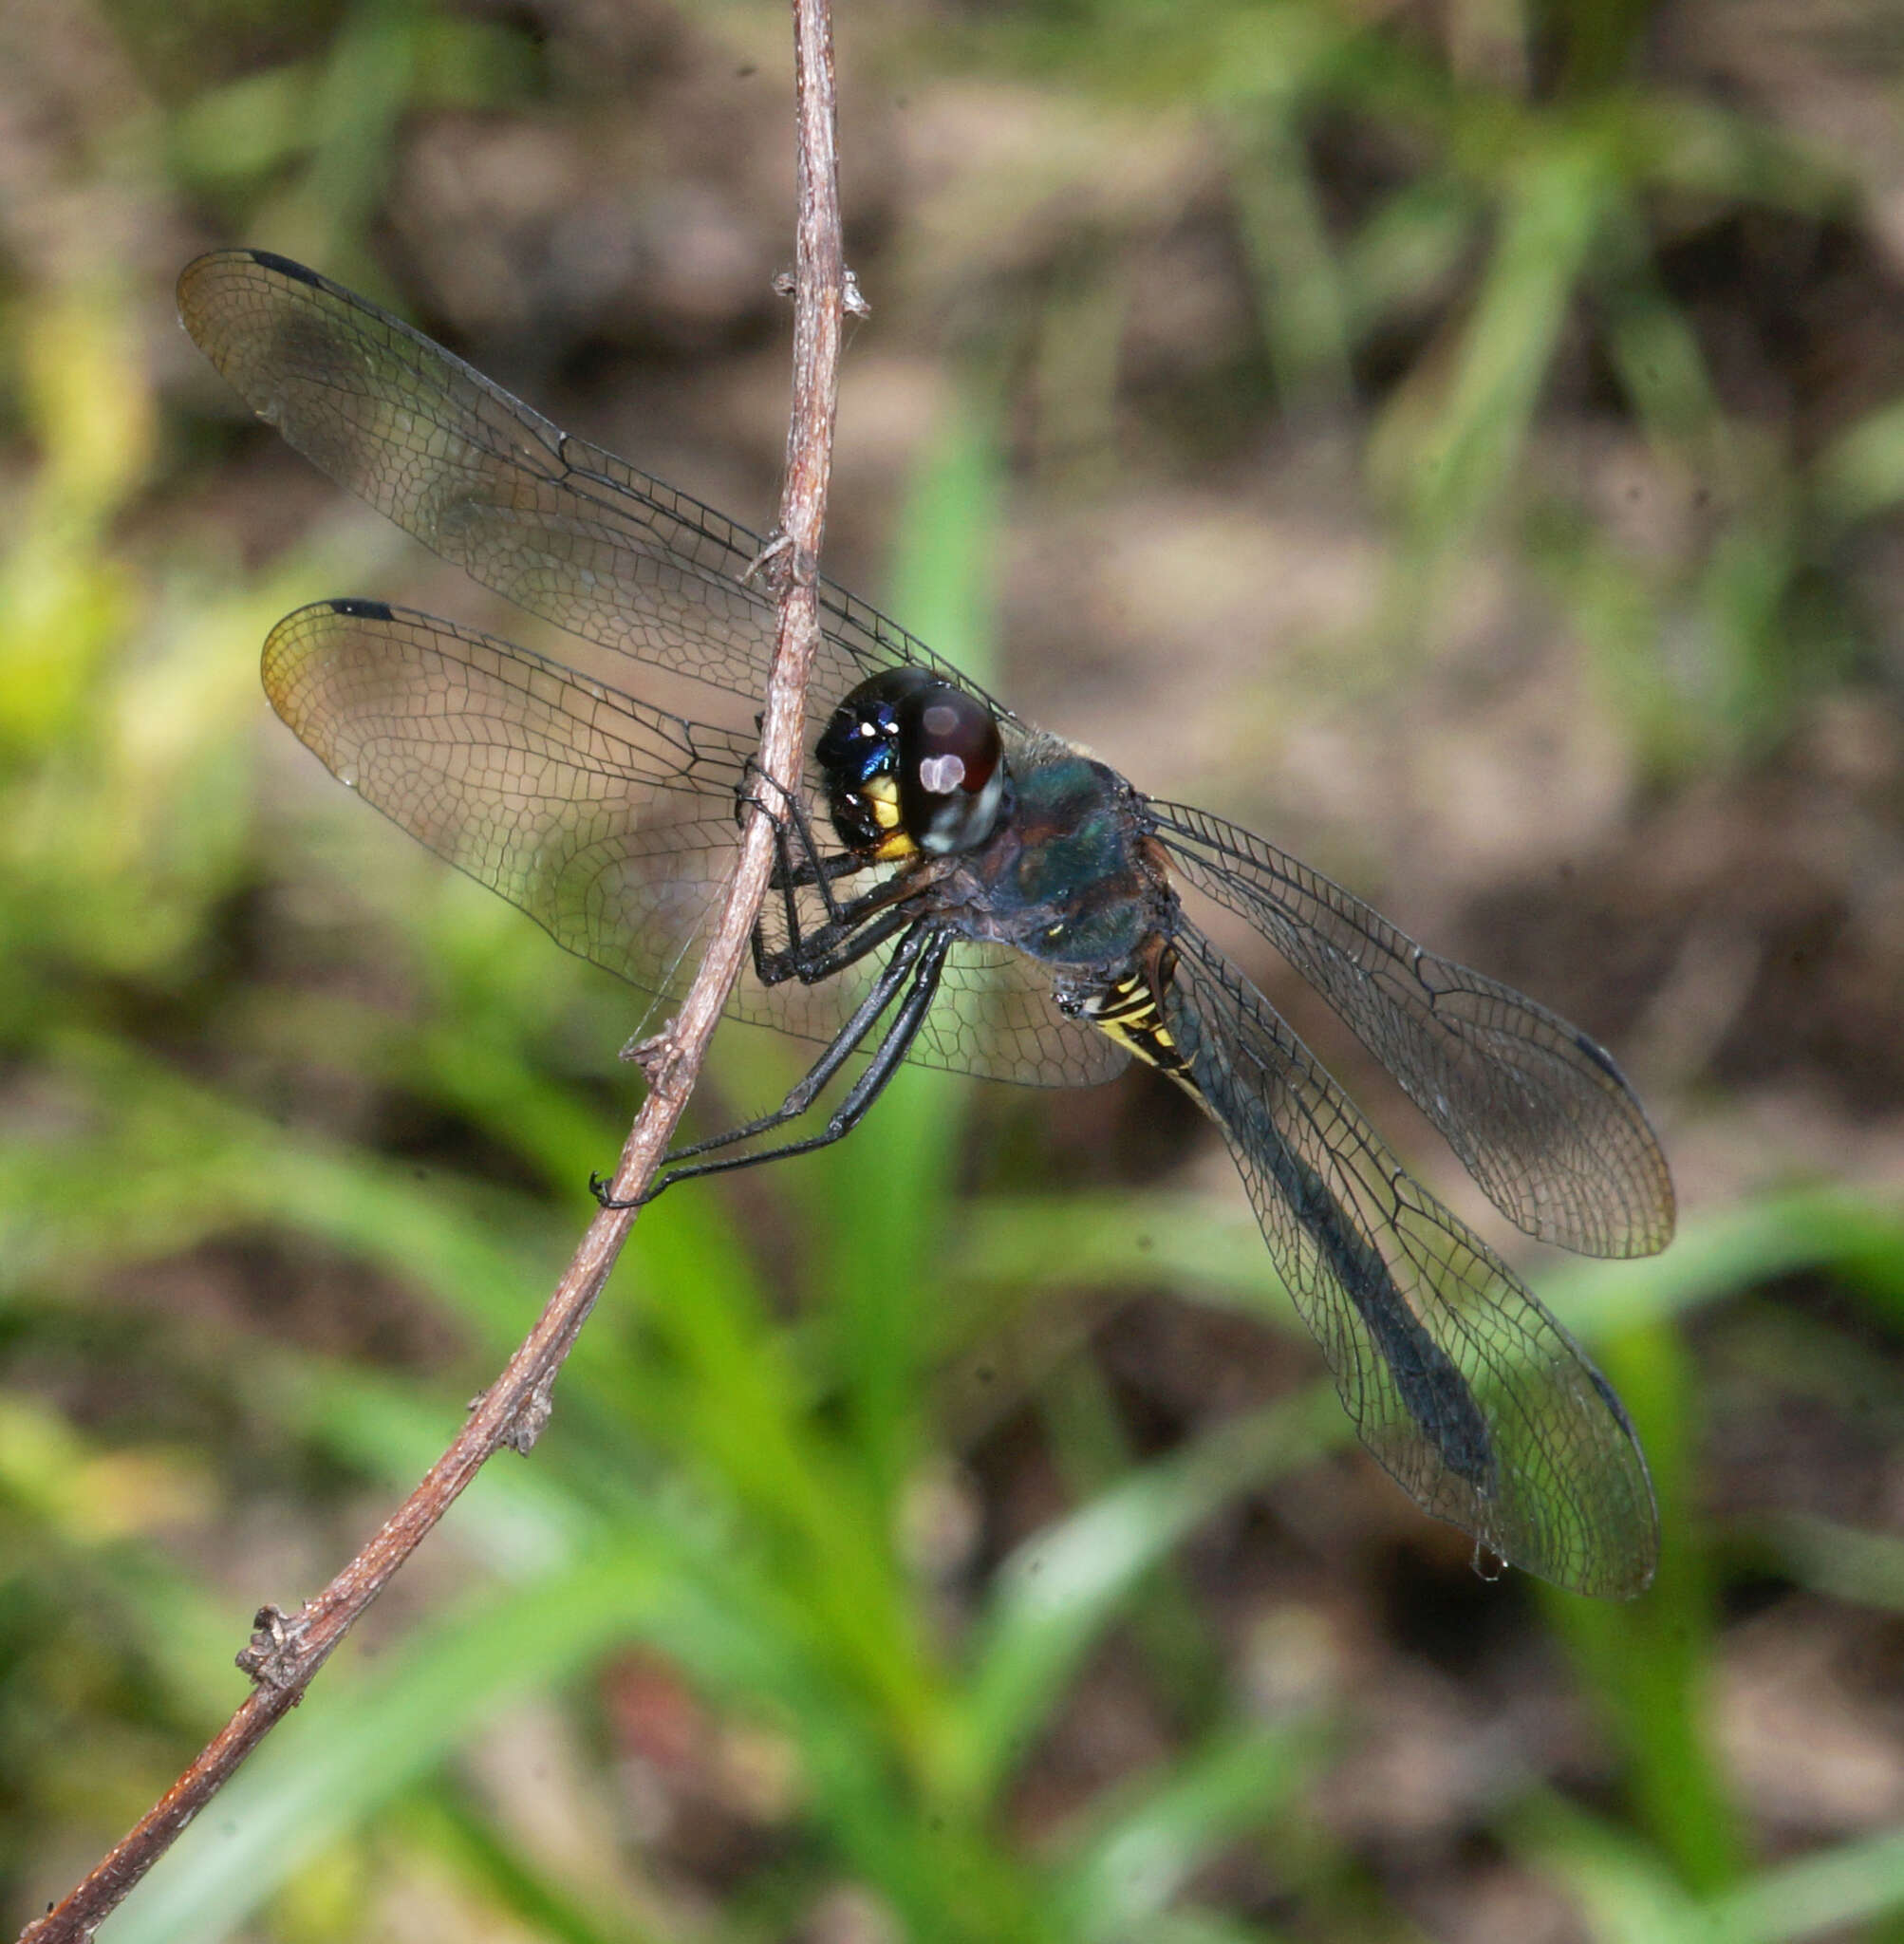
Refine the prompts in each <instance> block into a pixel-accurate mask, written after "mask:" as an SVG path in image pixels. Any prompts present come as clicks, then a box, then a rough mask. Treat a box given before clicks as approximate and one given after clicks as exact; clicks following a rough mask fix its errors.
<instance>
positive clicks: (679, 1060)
mask: <svg viewBox="0 0 1904 1944" xmlns="http://www.w3.org/2000/svg"><path fill="white" fill-rule="evenodd" d="M793 42H794V84H795V91H796V97H797V117H798V127H799V177H798V181H799V188H798V197H799V209H798V212H797V251H796V258H795V261H796V264H797V270H796V275H795V285H794V313H793V412H792V417H791V420H790V421H789V425H788V431H787V477H786V483H785V486H784V488H783V490H782V492H781V495H780V520H779V528H778V535H779V539H780V541H781V543H782V544H781V545H780V546H778V547H777V548H776V549H775V570H774V574H773V582H772V584H773V586H774V587H775V591H776V593H777V597H778V598H777V606H778V630H777V634H776V638H775V649H774V665H773V670H772V673H771V674H770V676H769V678H768V685H767V695H766V713H765V715H764V718H763V720H762V723H761V735H760V760H761V764H762V766H763V768H764V770H765V772H766V774H767V775H768V776H770V777H773V778H775V779H776V780H777V781H778V782H780V783H781V784H783V785H788V786H791V785H792V784H793V783H795V782H797V780H798V778H799V776H800V771H801V760H802V757H801V722H802V718H803V714H804V708H805V699H806V686H807V676H808V671H809V669H810V668H811V666H812V656H813V648H814V645H815V643H816V641H817V639H818V632H819V605H818V594H817V589H816V586H815V579H816V573H817V568H816V562H817V561H818V558H819V551H820V539H821V534H822V532H823V530H824V528H825V525H826V505H827V487H828V482H829V480H830V478H831V472H832V438H833V416H834V403H835V399H836V396H837V385H838V362H839V347H840V330H841V319H842V315H843V312H844V309H845V307H846V303H847V278H846V272H845V265H844V255H843V247H842V243H841V236H840V213H839V185H838V175H837V168H836V162H835V155H834V147H835V128H834V110H833V52H832V24H831V9H830V0H793ZM773 862H774V847H773V832H772V827H771V825H770V823H769V821H768V819H767V817H766V816H765V814H764V813H761V812H759V811H758V810H756V813H754V815H753V816H752V817H751V818H750V819H749V821H748V824H747V827H746V830H745V832H744V834H743V836H742V839H741V845H740V856H739V861H738V863H737V867H736V869H735V871H734V875H733V877H732V879H731V880H730V881H729V884H728V888H727V892H726V895H725V898H724V899H723V901H722V903H721V907H720V912H719V918H718V920H717V921H716V926H715V930H714V933H713V936H712V939H711V941H710V943H709V945H708V949H707V955H706V957H705V958H704V959H703V960H702V961H701V964H700V971H699V972H698V973H697V974H696V976H695V980H694V983H693V985H692V986H691V987H690V988H689V990H688V993H687V996H686V999H685V1000H683V1002H682V1005H681V1011H680V1013H679V1015H678V1016H677V1017H676V1019H675V1020H674V1022H673V1023H672V1025H671V1026H670V1027H669V1029H668V1030H667V1032H666V1033H665V1034H664V1035H663V1040H662V1044H661V1046H660V1048H659V1049H658V1056H657V1057H655V1058H654V1059H652V1060H651V1061H650V1062H649V1063H648V1071H649V1078H650V1083H651V1084H650V1091H649V1094H648V1097H647V1099H646V1100H645V1101H644V1103H643V1105H642V1110H641V1112H640V1113H639V1114H638V1115H637V1116H636V1119H635V1123H634V1126H633V1128H632V1129H631V1131H629V1134H628V1139H627V1144H626V1145H625V1147H624V1148H623V1150H622V1158H621V1163H620V1165H619V1167H618V1168H616V1170H615V1180H614V1198H615V1200H616V1201H631V1200H632V1199H633V1198H634V1197H636V1196H637V1195H639V1193H640V1192H641V1190H642V1189H643V1188H644V1187H645V1186H646V1185H647V1183H648V1182H649V1181H650V1180H651V1179H652V1178H653V1175H654V1173H655V1170H656V1168H657V1167H658V1166H659V1165H660V1163H661V1159H662V1157H663V1154H665V1152H666V1151H667V1148H668V1143H669V1141H670V1140H671V1139H672V1137H673V1134H674V1130H675V1125H676V1123H677V1122H678V1121H679V1120H680V1118H681V1110H682V1109H683V1108H684V1107H685V1106H686V1104H687V1099H688V1095H689V1094H690V1093H691V1092H692V1091H693V1088H694V1083H695V1081H696V1079H697V1078H698V1076H699V1075H700V1067H701V1062H702V1060H703V1059H704V1058H705V1056H706V1053H707V1047H708V1043H709V1041H710V1039H711V1038H712V1037H713V1033H714V1028H715V1025H716V1023H717V1022H718V1021H719V1018H720V1014H721V1010H722V1008H723V1007H724V1006H725V1005H726V1003H727V997H728V994H729V993H730V992H731V991H732V990H733V987H734V983H735V981H736V980H737V978H738V977H739V974H740V970H741V967H742V965H743V964H744V963H746V959H747V953H748V939H749V935H750V934H751V932H752V930H753V927H754V922H755V918H756V914H757V913H758V911H759V908H760V902H761V899H762V897H763V896H764V895H765V893H766V889H767V883H768V878H769V875H770V873H771V871H772V869H773ZM635 1214H636V1210H635V1209H634V1208H632V1207H607V1208H604V1209H603V1210H602V1211H601V1213H600V1214H598V1215H597V1216H596V1218H595V1220H594V1221H593V1222H592V1223H591V1224H589V1226H588V1233H587V1234H586V1235H585V1236H584V1237H583V1238H582V1243H581V1246H580V1247H579V1248H578V1249H577V1250H576V1252H575V1256H574V1259H573V1261H572V1262H570V1263H569V1268H568V1270H567V1272H566V1273H565V1274H564V1276H563V1278H562V1280H561V1281H560V1282H559V1283H558V1284H557V1285H556V1287H555V1291H554V1293H553V1294H552V1295H551V1297H550V1299H549V1302H548V1304H547V1306H546V1307H545V1308H544V1310H543V1312H542V1314H541V1316H540V1317H539V1318H537V1319H536V1323H535V1327H534V1329H533V1330H532V1331H531V1332H530V1334H529V1336H528V1337H527V1338H526V1339H525V1341H524V1342H523V1344H522V1346H521V1347H520V1348H519V1349H518V1350H517V1351H516V1353H515V1355H513V1356H512V1357H511V1358H510V1360H509V1364H508V1366H507V1367H506V1368H505V1370H504V1371H503V1373H502V1374H501V1375H500V1376H499V1377H498V1378H497V1379H496V1380H495V1383H494V1384H492V1385H491V1386H490V1388H489V1389H488V1390H487V1391H485V1392H484V1393H482V1395H481V1396H480V1397H479V1398H478V1399H477V1400H476V1404H475V1405H474V1407H473V1408H472V1410H471V1412H470V1416H469V1418H468V1421H467V1422H466V1423H465V1425H464V1426H463V1429H462V1431H461V1433H460V1434H459V1435H458V1436H457V1440H456V1442H455V1443H454V1444H453V1445H451V1447H450V1448H449V1449H448V1450H447V1451H445V1452H444V1453H443V1455H442V1457H441V1458H439V1460H438V1461H437V1463H436V1464H435V1465H433V1466H432V1467H430V1470H429V1472H428V1473H427V1474H426V1475H425V1477H424V1478H423V1480H422V1482H421V1484H420V1485H419V1486H417V1488H416V1490H415V1491H413V1492H412V1493H411V1494H410V1496H409V1498H408V1499H407V1500H405V1501H404V1503H403V1505H401V1507H400V1508H399V1509H398V1510H397V1511H396V1512H395V1513H393V1514H392V1515H391V1517H390V1518H389V1519H388V1520H387V1521H386V1522H385V1523H384V1524H383V1529H382V1530H381V1531H379V1532H378V1533H377V1534H376V1535H375V1536H374V1537H373V1538H372V1539H371V1540H370V1541H369V1542H368V1543H366V1544H365V1545H364V1548H363V1550H362V1551H361V1552H359V1553H358V1555H357V1557H356V1558H355V1559H353V1560H352V1561H350V1562H349V1564H348V1565H346V1566H345V1568H344V1570H343V1571H342V1572H341V1573H339V1574H338V1575H337V1577H336V1578H335V1579H333V1580H331V1582H330V1584H329V1585H328V1586H327V1587H326V1588H325V1589H324V1590H323V1592H321V1593H319V1594H318V1595H317V1596H316V1597H315V1598H312V1599H311V1600H309V1601H308V1602H307V1604H306V1605H305V1606H304V1607H303V1608H302V1609H300V1610H299V1611H298V1612H297V1613H295V1614H291V1615H286V1614H282V1613H280V1612H279V1611H278V1610H277V1609H276V1608H275V1607H266V1608H264V1609H262V1610H261V1611H260V1613H259V1614H258V1617H257V1631H256V1632H255V1633H253V1635H252V1640H251V1644H250V1645H249V1646H248V1647H247V1648H246V1649H245V1651H244V1652H243V1653H242V1654H239V1656H238V1664H239V1666H240V1667H242V1668H244V1669H245V1670H246V1672H247V1673H250V1674H251V1675H252V1681H253V1687H252V1692H251V1694H250V1696H249V1697H248V1698H247V1699H246V1700H245V1702H244V1704H243V1705H242V1706H241V1707H240V1708H239V1709H238V1710H237V1711H236V1713H234V1714H233V1716H232V1718H231V1720H230V1721H229V1722H227V1723H226V1725H225V1727H224V1728H223V1729H221V1730H220V1731H219V1733H218V1734H217V1735H216V1736H215V1738H214V1740H213V1741H212V1742H211V1743H210V1744H208V1745H207V1747H206V1748H204V1750H203V1751H202V1752H201V1753H200V1754H199V1756H198V1757H197V1759H196V1761H195V1762H194V1763H193V1764H192V1766H190V1767H189V1768H187V1769H186V1770H185V1772H184V1773H183V1774H182V1775H181V1776H180V1777H179V1778H178V1780H177V1782H176V1783H174V1784H173V1785H172V1786H171V1788H169V1789H168V1790H167V1791H166V1793H165V1795H164V1796H163V1797H162V1798H161V1799H160V1800H159V1803H158V1804H156V1805H155V1806H154V1807H153V1808H152V1809H151V1810H150V1811H148V1812H147V1814H146V1815H145V1816H144V1817H143V1818H142V1819H141V1820H140V1822H138V1823H137V1824H136V1825H135V1826H134V1827H133V1828H132V1829H131V1830H130V1831H129V1832H128V1833H127V1834H126V1835H125V1836H124V1837H123V1838H122V1839H121V1841H119V1842H118V1843H116V1844H115V1845H114V1846H113V1848H112V1850H111V1851H110V1853H109V1854H108V1855H107V1856H106V1857H105V1858H104V1860H103V1861H102V1862H101V1863H100V1864H99V1865H98V1867H97V1868H96V1869H94V1870H93V1871H92V1873H91V1874H90V1875H89V1876H88V1877H87V1878H86V1879H84V1882H82V1883H81V1884H80V1885H79V1886H78V1887H77V1888H76V1889H74V1890H73V1891H72V1892H71V1893H70V1894H69V1895H68V1896H67V1897H65V1900H64V1901H63V1902H61V1903H60V1904H59V1905H58V1906H56V1907H55V1908H54V1909H52V1910H51V1911H49V1912H48V1913H47V1916H44V1917H41V1918H38V1919H36V1920H35V1921H34V1922H33V1923H30V1924H28V1926H27V1928H26V1930H25V1931H23V1932H22V1933H21V1934H20V1944H65V1940H80V1939H85V1938H89V1937H90V1936H91V1935H92V1933H93V1931H94V1929H95V1928H96V1927H97V1926H98V1924H99V1923H100V1922H101V1921H102V1920H103V1918H104V1917H105V1916H106V1915H107V1914H108V1913H109V1912H110V1911H111V1910H113V1909H114V1908H115V1907H116V1906H117V1905H118V1904H119V1902H120V1901H121V1899H122V1898H123V1897H125V1896H126V1894H127V1893H128V1892H129V1891H130V1890H131V1889H132V1887H133V1886H134V1885H135V1884H136V1883H137V1882H138V1881H139V1880H140V1878H141V1877H143V1876H144V1875H145V1873H146V1871H147V1870H149V1869H150V1868H151V1867H152V1865H153V1863H154V1862H155V1861H157V1860H158V1859H159V1857H160V1856H162V1855H163V1854H164V1853H165V1851H166V1850H167V1849H168V1848H170V1847H171V1845H172V1842H173V1841H174V1840H175V1839H176V1838H177V1835H178V1833H179V1832H180V1831H181V1830H182V1829H183V1828H184V1827H185V1825H186V1824H187V1823H188V1822H191V1821H192V1819H193V1818H194V1817H195V1816H196V1815H197V1813H198V1812H199V1810H200V1809H202V1808H203V1807H204V1806H205V1804H207V1803H208V1802H210V1801H211V1799H212V1797H213V1796H214V1795H215V1794H216V1793H217V1791H218V1790H219V1788H221V1787H222V1786H223V1785H224V1784H225V1782H226V1780H227V1779H228V1778H229V1777H230V1776H231V1775H233V1773H234V1772H235V1771H236V1769H237V1768H238V1766H239V1765H240V1764H241V1763H242V1762H243V1761H244V1759H245V1757H246V1756H247V1755H249V1754H250V1753H251V1751H252V1748H255V1747H256V1746H257V1745H258V1743H259V1742H261V1741H262V1740H263V1739H264V1737H265V1736H266V1735H267V1734H268V1733H269V1732H270V1731H271V1729H272V1727H273V1726H275V1724H276V1723H277V1722H278V1720H279V1719H280V1718H281V1717H282V1716H283V1715H284V1714H286V1713H287V1712H288V1711H289V1710H290V1709H292V1708H294V1707H296V1706H297V1704H298V1703H299V1702H300V1701H301V1700H302V1699H303V1698H304V1692H305V1690H306V1689H307V1688H308V1686H309V1685H310V1681H311V1678H312V1676H313V1675H314V1674H315V1673H317V1671H318V1669H319V1668H321V1667H322V1666H323V1665H324V1663H325V1661H326V1660H327V1659H328V1658H329V1656H330V1654H331V1651H332V1650H333V1649H334V1648H335V1647H336V1646H337V1644H338V1642H339V1641H340V1640H342V1639H343V1637H344V1636H345V1634H346V1633H348V1632H349V1630H350V1628H351V1627H352V1626H353V1625H354V1624H355V1623H356V1621H357V1619H358V1617H359V1616H360V1615H361V1614H362V1613H363V1612H364V1609H365V1608H366V1607H367V1606H368V1605H369V1604H370V1602H371V1601H372V1600H373V1599H374V1598H376V1597H377V1595H378V1594H379V1593H380V1592H381V1591H382V1590H383V1587H384V1585H385V1584H386V1583H387V1582H388V1580H389V1579H390V1577H391V1576H392V1575H393V1574H394V1573H395V1572H396V1571H397V1569H398V1568H399V1567H400V1566H401V1564H402V1563H403V1561H405V1560H406V1559H407V1558H408V1557H409V1556H410V1554H411V1553H412V1552H413V1551H414V1550H415V1549H416V1547H417V1546H418V1545H419V1544H420V1542H421V1541H422V1539H423V1537H424V1535H425V1534H426V1533H428V1532H429V1531H430V1530H431V1528H432V1527H433V1526H435V1524H436V1523H437V1522H438V1521H439V1519H441V1518H442V1516H443V1514H444V1513H445V1512H447V1511H448V1510H449V1508H450V1506H451V1505H453V1504H454V1503H455V1501H456V1499H457V1495H458V1494H459V1493H460V1492H461V1491H462V1489H463V1487H464V1486H466V1485H468V1484H469V1482H470V1480H471V1479H472V1478H474V1477H475V1476H476V1472H477V1471H478V1470H479V1469H480V1468H481V1467H482V1466H483V1464H484V1463H485V1461H486V1460H487V1459H488V1458H489V1457H490V1456H491V1455H492V1454H493V1453H494V1452H495V1451H496V1450H497V1449H499V1448H500V1447H502V1446H505V1445H507V1446H510V1447H512V1448H513V1449H516V1450H518V1451H527V1450H528V1449H530V1447H531V1446H532V1445H533V1444H534V1442H535V1440H536V1437H537V1436H538V1435H539V1434H540V1432H541V1430H542V1428H543V1426H544V1425H545V1424H546V1423H547V1422H548V1419H549V1414H550V1411H551V1391H552V1389H553V1386H554V1382H555V1375H556V1373H557V1372H558V1371H559V1370H560V1369H561V1367H562V1363H563V1360H564V1358H566V1357H567V1355H569V1348H570V1346H571V1345H572V1344H573V1343H574V1341H575V1338H576V1336H577V1334H578V1333H579V1331H580V1330H581V1327H582V1325H583V1323H584V1322H585V1321H586V1320H587V1319H588V1312H589V1311H590V1310H591V1309H592V1308H593V1307H594V1304H595V1299H596V1298H597V1296H599V1295H600V1294H601V1291H602V1287H603V1285H604V1283H606V1281H607V1278H608V1272H609V1271H610V1269H612V1268H613V1267H614V1264H615V1259H616V1257H617V1256H619V1255H620V1253H621V1250H622V1245H623V1243H625V1241H626V1240H627V1237H628V1231H629V1230H630V1228H631V1227H632V1226H633V1224H634V1219H635Z"/></svg>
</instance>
